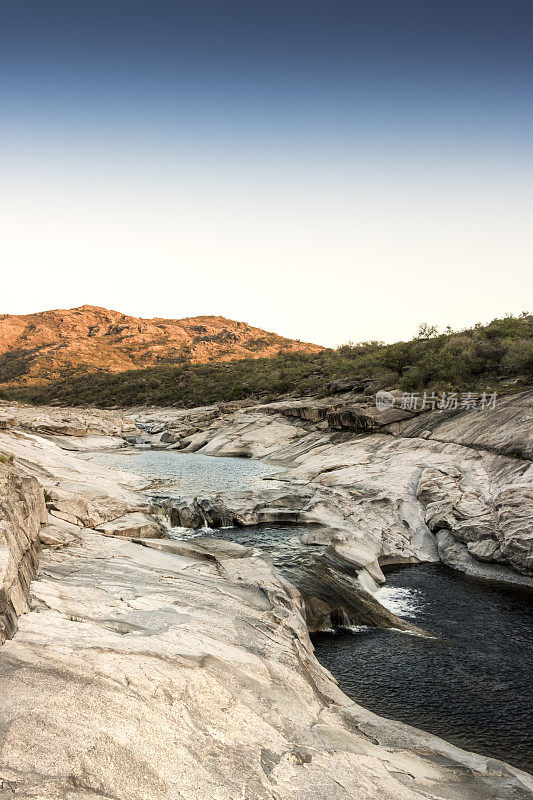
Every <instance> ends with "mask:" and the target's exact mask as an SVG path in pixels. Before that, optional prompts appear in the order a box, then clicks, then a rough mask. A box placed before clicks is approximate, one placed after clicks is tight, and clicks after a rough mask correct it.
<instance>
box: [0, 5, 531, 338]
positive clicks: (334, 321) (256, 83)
mask: <svg viewBox="0 0 533 800" xmlns="http://www.w3.org/2000/svg"><path fill="white" fill-rule="evenodd" d="M532 42H533V4H532V3H531V2H530V0H528V1H527V2H525V1H524V2H519V1H517V0H508V1H507V2H505V3H504V2H501V0H498V2H492V0H479V1H478V0H446V2H441V0H420V2H413V0H403V2H401V1H400V0H365V2H361V0H327V2H326V0H322V2H315V0H305V2H304V1H302V2H300V1H299V0H284V1H283V2H278V1H277V0H268V2H266V1H264V0H242V2H236V1H234V0H190V1H189V0H187V1H185V2H182V1H181V0H143V2H138V1H137V0H127V2H126V0H125V1H124V2H121V1H120V0H106V2H101V1H100V0H91V2H78V0H68V2H65V1H61V0H20V2H2V3H0V92H1V98H0V116H1V119H0V170H1V182H2V189H1V194H0V264H1V270H2V277H1V280H0V313H29V312H33V311H38V310H43V309H49V308H58V307H59V308H68V307H71V306H76V305H82V304H84V303H89V304H92V305H100V306H106V307H108V308H115V309H117V310H120V311H124V312H126V313H129V314H134V315H138V316H144V317H153V316H160V317H184V316H193V315H197V314H222V315H224V316H226V317H230V318H233V319H239V320H245V321H247V322H250V323H251V324H254V325H258V326H260V327H263V328H266V329H269V330H275V331H277V332H279V333H281V334H284V335H286V336H290V337H295V338H300V339H303V340H310V341H315V342H319V343H321V344H326V345H335V344H340V343H342V342H345V341H348V340H353V341H360V340H368V339H382V340H385V341H394V340H396V339H401V338H410V337H411V336H412V335H413V334H414V333H415V332H416V329H417V326H418V324H419V323H420V322H423V321H427V322H430V323H436V324H438V325H439V326H441V327H444V326H446V325H448V324H449V325H451V326H452V327H462V326H465V325H468V324H471V323H474V322H476V321H488V320H490V319H492V318H493V317H494V316H501V315H503V314H505V313H506V312H513V313H519V312H520V311H522V310H525V309H526V308H528V307H529V308H530V309H531V306H532V305H533V303H532V302H531V300H532V297H533V292H532V291H531V289H532V284H531V275H532V273H533V270H532V253H533V246H532V245H533V233H532V231H533V226H532V217H533V215H532V211H533V190H532V186H533V181H532V178H533V174H532V173H533V170H532V165H533V145H532V130H533V126H532V122H533V93H532V77H533V47H532Z"/></svg>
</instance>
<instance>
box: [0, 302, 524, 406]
mask: <svg viewBox="0 0 533 800" xmlns="http://www.w3.org/2000/svg"><path fill="white" fill-rule="evenodd" d="M428 332H429V333H428ZM422 334H424V335H423V336H422ZM426 334H427V335H426ZM532 376H533V317H532V316H531V315H530V314H527V313H524V314H522V315H520V316H519V317H513V316H508V317H505V318H503V319H495V320H493V322H491V323H490V324H489V325H485V326H483V325H475V326H474V327H473V328H470V329H469V330H464V331H460V332H457V333H454V332H447V333H443V334H436V333H435V330H434V326H431V325H426V326H425V327H424V328H423V329H421V332H420V333H419V335H418V336H416V337H415V338H413V339H411V340H410V341H408V342H396V343H394V344H390V345H385V344H383V343H382V342H363V343H360V344H346V345H342V346H341V347H339V348H337V349H336V350H324V351H323V352H321V353H316V354H310V353H291V352H289V353H287V352H285V353H281V352H280V353H278V355H277V356H274V357H273V358H260V359H255V360H254V359H245V360H241V361H228V362H213V363H208V364H187V363H185V364H184V363H181V359H180V360H179V361H177V363H174V364H164V365H161V366H159V367H151V368H148V369H141V370H133V371H129V372H122V373H118V374H110V373H107V372H97V373H86V374H82V375H80V374H79V373H78V374H77V375H75V376H70V377H69V378H68V380H61V381H57V382H55V383H50V384H46V385H42V386H24V387H22V386H19V387H8V386H4V388H3V390H2V391H1V392H0V396H1V397H3V398H4V399H19V400H25V401H28V402H33V403H50V402H52V401H55V402H58V403H61V404H64V405H96V406H100V407H108V406H133V405H173V406H179V407H183V408H191V407H193V406H199V405H209V404H212V403H218V402H226V401H229V400H242V399H245V398H253V399H260V400H263V401H270V400H273V399H275V398H276V397H279V396H280V395H286V394H290V395H292V396H303V395H309V394H315V395H317V394H318V395H326V394H327V393H328V388H327V385H328V383H329V382H330V381H332V380H334V379H336V378H346V377H349V378H354V379H355V378H363V377H365V378H371V379H374V380H375V381H377V382H380V383H381V384H384V385H386V386H388V387H389V388H394V387H399V388H400V389H402V390H404V391H420V390H424V389H437V390H441V391H444V390H455V391H462V390H464V391H477V390H482V389H485V388H486V387H488V386H493V385H494V384H496V383H497V384H498V386H505V385H507V387H508V388H512V387H515V388H516V386H518V388H521V387H524V386H527V385H530V384H531V383H532ZM517 379H518V384H517V383H516V381H517ZM374 390H375V387H374V388H371V389H370V391H374Z"/></svg>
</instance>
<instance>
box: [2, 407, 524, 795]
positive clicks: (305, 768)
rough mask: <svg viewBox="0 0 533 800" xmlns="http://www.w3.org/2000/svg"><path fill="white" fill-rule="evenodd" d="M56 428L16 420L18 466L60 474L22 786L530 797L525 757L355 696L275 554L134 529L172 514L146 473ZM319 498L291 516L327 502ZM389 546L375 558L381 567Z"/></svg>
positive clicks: (38, 613) (13, 441) (22, 743)
mask: <svg viewBox="0 0 533 800" xmlns="http://www.w3.org/2000/svg"><path fill="white" fill-rule="evenodd" d="M61 413H63V415H65V412H64V411H62V412H61ZM144 413H145V412H144ZM275 421H276V422H277V423H278V424H280V421H279V420H275ZM24 424H27V423H24ZM65 424H66V423H65ZM137 424H139V420H137ZM141 424H143V425H146V422H142V421H141ZM292 427H294V426H292V425H291V428H292ZM296 427H298V426H296ZM300 430H301V429H300ZM42 433H43V432H39V431H36V430H35V429H32V428H31V427H29V428H28V427H24V425H20V424H19V425H14V426H11V427H10V429H9V430H7V431H4V432H3V433H1V434H0V449H2V450H4V452H10V450H9V448H11V452H12V453H13V454H14V456H15V459H14V461H15V463H14V469H15V470H22V471H23V472H25V473H26V474H30V473H32V472H33V473H35V475H36V477H37V479H38V480H39V482H40V483H41V485H42V486H44V487H45V490H46V493H47V494H46V497H47V506H48V514H49V517H48V524H47V525H44V526H43V527H42V528H41V531H44V533H43V536H42V539H43V542H48V545H47V549H45V550H43V552H42V553H41V556H40V572H39V576H38V578H37V579H36V580H34V581H33V583H32V584H31V589H30V597H29V602H30V605H31V607H32V610H31V612H30V613H28V614H23V615H22V616H20V617H19V620H18V624H19V630H18V632H17V633H16V634H15V636H14V637H13V638H12V639H11V640H10V641H9V640H8V641H7V642H6V643H5V644H4V645H3V646H2V648H1V649H0V676H1V680H2V684H3V686H4V687H5V688H6V694H5V696H6V697H9V698H10V700H9V704H8V707H7V708H6V709H5V710H4V712H3V713H4V715H7V716H5V723H6V724H5V725H4V728H3V729H2V730H3V731H4V733H3V734H2V737H3V738H2V748H3V749H2V753H3V757H2V772H1V773H0V774H1V776H2V780H3V781H4V786H5V787H6V788H7V787H8V786H13V787H15V788H16V789H17V791H18V792H19V795H20V796H22V797H36V796H39V797H42V796H46V797H50V798H52V797H70V796H72V797H74V796H79V795H80V794H83V796H85V797H92V796H94V797H96V796H99V797H102V796H105V797H117V796H118V797H121V798H129V797H131V798H138V797H144V796H146V797H150V798H156V797H190V798H191V800H192V798H194V800H200V798H204V797H205V798H206V799H207V798H208V797H212V796H216V797H221V798H232V800H233V798H237V797H239V798H240V797H242V796H244V797H250V798H263V797H265V798H274V797H289V796H294V790H295V788H297V789H298V791H299V796H300V797H302V798H305V797H309V798H311V797H313V798H317V797H318V798H320V797H323V798H328V800H329V798H337V797H338V798H344V797H346V798H348V797H351V798H353V797H357V798H358V797H361V798H364V797H371V796H373V794H374V795H375V794H377V793H379V795H380V796H383V797H390V798H400V797H401V798H411V797H412V798H418V797H420V796H424V797H435V798H437V797H444V796H449V795H450V792H451V794H452V796H453V797H454V798H462V797H464V798H467V797H468V798H470V797H471V796H472V791H474V793H475V795H476V797H481V798H483V797H487V798H489V797H494V796H498V797H502V798H503V797H509V798H510V797H526V796H529V795H528V792H529V791H531V784H530V782H529V778H527V777H526V776H525V775H523V774H521V773H519V772H518V771H517V770H515V769H514V768H512V767H509V766H506V765H504V764H503V763H502V762H497V761H494V760H493V759H487V758H486V757H482V756H475V755H472V754H468V753H466V752H465V751H461V750H460V749H458V748H456V747H454V746H453V745H449V744H447V743H446V742H444V741H443V740H440V739H438V738H437V737H434V736H432V735H430V734H425V733H423V732H422V731H417V730H415V729H413V728H410V727H408V726H405V725H402V724H401V723H395V722H391V721H388V720H385V719H383V718H380V717H377V716H376V715H374V714H372V713H371V712H369V711H366V710H365V709H363V708H361V707H360V706H358V705H357V704H355V703H353V702H352V701H350V700H348V698H347V697H346V696H345V695H344V694H343V693H342V692H341V691H340V690H339V688H338V687H337V686H336V684H335V681H334V680H333V679H332V677H331V675H330V674H329V673H328V672H327V671H325V670H324V669H323V668H322V667H320V665H319V664H318V662H317V661H316V659H315V657H314V655H313V652H312V647H311V644H310V641H309V636H308V632H307V627H306V625H305V623H304V614H305V609H304V608H303V607H302V601H301V598H300V597H299V595H298V594H297V593H295V592H294V590H293V589H292V588H291V586H290V584H287V583H286V582H285V581H283V579H282V578H280V577H279V575H277V573H276V572H275V571H274V570H273V569H272V567H270V566H269V565H268V564H267V563H266V562H265V561H264V560H263V559H261V558H258V557H257V556H256V555H254V554H253V553H250V552H249V551H247V550H243V549H239V548H238V547H237V546H236V545H233V546H231V547H229V549H226V550H225V549H224V546H223V545H219V547H218V548H217V549H215V550H213V549H211V550H210V549H209V547H206V546H198V545H195V544H194V543H193V542H190V543H178V542H172V541H170V540H168V539H166V538H161V535H162V533H163V532H164V531H163V529H161V528H160V529H159V533H158V534H157V535H154V536H153V538H152V539H146V538H144V537H143V536H142V535H141V536H139V535H135V532H134V530H135V524H136V523H137V522H138V520H131V518H130V520H129V523H130V527H129V528H128V527H127V523H128V520H127V519H126V521H124V518H125V517H126V518H127V517H128V516H129V515H134V514H140V515H144V516H145V517H146V518H147V519H148V521H149V522H150V523H151V524H152V525H155V526H157V525H158V524H159V522H158V517H157V516H154V515H153V508H152V507H151V506H150V503H149V502H148V501H147V500H146V497H145V496H142V495H139V493H138V490H139V489H140V488H142V482H140V481H139V480H138V479H135V478H133V477H132V476H125V475H122V476H120V475H117V473H113V472H111V470H109V471H106V470H105V468H103V467H100V466H98V467H97V466H96V465H91V464H90V462H86V461H82V460H80V458H79V457H78V456H74V455H72V454H71V453H69V452H67V450H65V449H63V447H59V446H58V444H57V442H56V441H54V437H55V436H59V437H61V442H60V443H61V444H63V443H64V444H66V445H67V447H68V449H79V448H77V447H76V442H75V441H73V440H74V439H75V438H76V437H75V436H73V435H72V434H67V433H64V432H63V433H59V434H58V433H57V432H55V433H54V432H53V431H50V429H49V428H48V430H47V432H46V433H45V436H47V437H49V438H43V436H42ZM78 433H79V431H78ZM270 433H272V431H270ZM306 433H307V434H309V433H311V434H313V431H307V432H306ZM91 435H96V436H100V435H101V436H107V435H108V434H107V433H102V434H99V433H96V434H91ZM122 435H124V436H126V437H128V438H130V437H131V436H132V435H133V436H138V434H137V433H135V432H132V430H131V429H130V430H129V432H126V431H123V432H122ZM153 435H154V434H150V433H147V432H146V431H144V433H142V434H141V437H144V436H153ZM191 435H194V434H191ZM241 435H242V432H241ZM315 435H316V434H315ZM159 436H160V438H161V432H160V434H159ZM67 438H68V440H69V441H68V442H67ZM78 438H80V439H82V440H83V439H84V436H83V435H82V436H79V437H78ZM293 438H294V439H296V438H302V436H298V437H296V436H294V437H293ZM102 443H103V439H102ZM263 443H264V438H263ZM278 444H279V438H278ZM303 444H304V442H300V445H303ZM341 444H343V443H341ZM344 444H346V442H345V443H344ZM305 445H306V446H308V445H309V440H307V442H306V443H305ZM82 446H83V445H82ZM263 446H264V444H263ZM85 449H86V450H89V449H90V448H89V447H85ZM278 451H279V447H278ZM315 455H316V451H315ZM5 469H13V467H5ZM293 477H294V471H293ZM270 480H271V479H270V476H269V480H268V482H269V483H270ZM300 485H301V486H302V488H305V483H304V482H303V481H302V483H301V484H300ZM274 488H275V491H278V487H274ZM327 494H328V492H327V491H326V492H325V493H324V495H327ZM143 497H144V499H143ZM271 497H272V496H271ZM300 499H301V497H300ZM304 499H305V498H304ZM311 499H312V502H313V503H314V505H312V506H311V507H307V508H293V509H290V510H292V511H294V512H296V513H295V514H293V515H292V519H294V518H295V517H296V516H297V515H299V514H301V515H303V517H302V518H303V519H304V520H305V523H306V524H307V523H308V522H310V521H311V517H313V515H314V516H315V518H316V517H320V515H321V514H322V513H323V509H320V508H317V502H316V496H315V495H313V497H312V498H311ZM347 501H349V502H351V499H350V498H347ZM306 502H307V501H306ZM241 503H242V498H241ZM318 505H319V504H318ZM326 507H327V504H326ZM263 508H268V506H267V505H263ZM270 508H272V506H270ZM260 510H261V509H250V507H249V506H248V508H244V507H242V508H241V511H242V513H253V514H257V513H258V512H259V511H260ZM277 510H279V507H278V509H277ZM285 510H287V509H285ZM234 513H236V511H235V509H234ZM305 515H308V516H307V518H306V516H305ZM67 516H68V517H70V518H69V519H65V517H67ZM265 516H268V513H266V514H265ZM343 518H344V519H345V520H346V519H347V518H346V517H343ZM72 520H75V522H73V521H72ZM117 520H122V528H121V529H120V525H119V527H118V528H117ZM318 521H319V522H320V523H321V524H323V519H319V520H318ZM138 524H139V525H141V523H140V522H139V523H138ZM143 524H146V520H145V522H144V523H143ZM95 526H96V527H95ZM105 526H108V528H107V530H106V529H105ZM113 526H115V527H113ZM403 527H404V528H405V526H403ZM98 528H100V530H98ZM102 529H103V530H102ZM340 530H343V529H342V528H341V529H340ZM118 533H122V534H123V538H118V536H117V534H118ZM137 533H138V531H137ZM151 533H152V534H155V529H154V530H152V531H151ZM102 534H103V535H102ZM128 538H133V539H138V540H141V539H142V542H143V544H144V545H145V546H144V547H142V546H140V544H135V543H134V542H129V541H127V539H128ZM370 540H372V536H370ZM347 541H348V539H345V543H346V542H347ZM355 541H357V542H359V544H358V548H359V558H360V557H361V544H360V541H361V540H358V539H357V538H355ZM327 546H329V545H327ZM410 546H412V545H410ZM337 547H338V545H337ZM370 555H372V553H370ZM375 560H376V558H375V553H374V558H373V559H369V558H368V560H367V561H366V563H365V566H364V567H361V568H360V570H361V571H363V570H365V571H366V572H368V574H369V575H370V574H371V572H370V570H372V569H373V561H375ZM369 568H370V569H369ZM375 574H376V575H377V577H378V578H379V574H378V573H377V571H376V570H375ZM373 580H374V581H376V578H373ZM42 665H46V668H45V669H44V670H43V669H42ZM148 676H149V679H148ZM81 687H86V690H87V691H85V690H83V689H82V691H81V692H80V688H81ZM73 712H75V713H73ZM8 720H9V721H10V722H9V724H7V721H8ZM178 732H179V736H178ZM213 736H214V739H213ZM193 752H194V762H193V761H191V753H193ZM104 764H105V765H106V766H105V769H104ZM528 786H529V789H528V788H527V787H528ZM43 787H45V789H44V790H43ZM474 787H475V788H474ZM39 791H40V792H41V794H36V792H39ZM43 792H44V793H45V794H44V795H43Z"/></svg>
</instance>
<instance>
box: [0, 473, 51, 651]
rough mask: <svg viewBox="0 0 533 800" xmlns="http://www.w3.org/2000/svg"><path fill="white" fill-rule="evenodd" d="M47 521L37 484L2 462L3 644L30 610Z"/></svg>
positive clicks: (0, 606)
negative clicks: (42, 529) (40, 540)
mask: <svg viewBox="0 0 533 800" xmlns="http://www.w3.org/2000/svg"><path fill="white" fill-rule="evenodd" d="M44 522H46V507H45V504H44V495H43V490H42V489H41V487H40V486H39V484H38V482H37V481H36V480H35V478H31V477H26V476H23V475H21V474H19V473H18V472H17V471H15V470H14V469H12V468H11V467H10V466H5V465H4V464H1V463H0V645H1V644H3V643H4V642H5V640H6V639H10V638H11V637H12V636H13V635H14V633H15V631H16V629H17V622H18V618H19V617H20V615H21V614H24V613H26V612H27V611H29V598H30V583H31V580H32V578H33V577H34V576H35V574H36V570H37V564H38V555H37V554H38V550H39V532H40V528H41V524H42V523H44Z"/></svg>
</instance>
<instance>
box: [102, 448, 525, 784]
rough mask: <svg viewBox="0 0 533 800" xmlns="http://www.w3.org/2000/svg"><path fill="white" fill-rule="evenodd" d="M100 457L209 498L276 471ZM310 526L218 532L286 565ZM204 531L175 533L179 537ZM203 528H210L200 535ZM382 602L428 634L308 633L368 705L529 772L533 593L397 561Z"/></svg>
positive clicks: (214, 461)
mask: <svg viewBox="0 0 533 800" xmlns="http://www.w3.org/2000/svg"><path fill="white" fill-rule="evenodd" d="M91 459H92V460H94V461H96V462H97V463H99V464H103V465H105V466H109V467H113V468H115V469H120V470H123V471H127V472H133V473H135V474H138V475H143V476H145V477H147V478H148V479H149V480H160V481H164V486H165V492H167V493H169V494H175V495H176V496H186V495H197V494H198V495H201V496H205V495H208V494H210V493H211V494H212V493H215V492H218V491H231V490H236V489H239V490H241V489H251V488H253V487H254V486H259V485H260V484H261V481H262V478H263V477H265V476H268V475H269V474H273V473H274V472H279V471H280V470H279V468H278V467H272V466H269V465H266V464H264V463H262V462H260V461H252V460H248V459H241V458H213V457H210V456H203V455H201V454H186V453H179V452H173V451H172V452H169V451H158V450H144V451H135V452H126V451H113V452H102V453H96V454H92V455H91ZM306 530H308V528H304V527H303V526H283V525H282V526H280V525H278V526H272V525H270V526H261V527H254V528H229V529H212V530H210V531H209V533H208V535H209V536H214V537H218V538H223V539H228V540H231V541H234V542H239V543H241V544H245V545H248V546H252V547H257V548H259V549H260V550H261V551H262V552H263V553H264V554H265V555H266V556H267V557H269V558H270V559H271V560H272V561H273V562H274V563H275V564H276V566H278V567H279V568H280V569H282V570H289V571H290V564H291V562H293V561H294V559H297V558H299V557H301V554H302V552H303V553H305V550H306V549H307V548H306V546H305V545H302V544H301V543H300V537H301V535H302V533H303V532H304V531H306ZM199 533H201V532H198V531H185V530H183V529H178V530H176V531H174V535H175V536H177V537H183V538H188V537H191V536H198V535H199ZM204 535H205V533H204ZM377 597H378V599H379V600H380V601H381V602H382V603H383V604H384V605H387V606H388V607H389V608H390V609H391V610H392V611H394V612H395V613H397V614H399V615H400V616H403V617H404V618H405V619H406V620H408V621H409V622H412V623H414V624H415V625H416V626H418V627H420V628H422V629H423V630H425V631H426V632H427V633H428V634H429V635H428V636H427V637H423V636H414V635H411V634H408V633H404V632H399V631H395V630H386V629H381V628H359V629H356V630H353V631H337V632H336V633H331V634H325V633H324V634H317V635H314V636H313V643H314V646H315V652H316V656H317V658H318V660H319V661H320V662H321V663H322V664H323V665H324V666H325V667H327V669H329V670H330V672H332V674H333V675H335V677H336V678H337V680H338V681H339V685H340V686H341V688H342V689H343V691H344V692H345V693H346V694H347V695H348V696H349V697H351V698H352V699H353V700H355V701H357V702H358V703H360V704H361V705H363V706H365V707H367V708H369V709H371V710H372V711H375V712H376V713H378V714H381V715H383V716H385V717H388V718H391V719H397V720H400V721H402V722H406V723H409V724H411V725H414V726H416V727H418V728H422V729H424V730H426V731H430V732H431V733H434V734H437V735H438V736H442V737H443V738H444V739H447V740H448V741H450V742H452V743H454V744H456V745H458V746H460V747H463V748H465V749H467V750H474V751H476V752H479V753H482V754H485V755H487V756H491V757H494V758H501V759H503V760H505V761H508V762H509V763H511V764H514V765H515V766H517V767H520V768H522V769H528V770H530V771H533V757H532V753H533V741H532V738H531V732H532V730H533V718H532V703H531V664H533V640H532V637H531V602H530V600H531V598H530V596H527V595H526V594H524V593H523V592H517V591H509V590H504V589H494V588H487V587H486V586H483V585H481V584H479V583H474V582H472V581H471V580H469V579H467V578H465V577H463V576H462V575H459V574H457V573H454V572H453V571H451V570H449V569H448V568H446V567H444V566H442V565H433V564H432V565H429V564H425V565H418V566H411V567H403V568H397V569H395V570H393V571H391V572H389V573H388V574H387V583H386V585H385V586H384V587H383V588H381V589H379V590H378V593H377Z"/></svg>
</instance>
